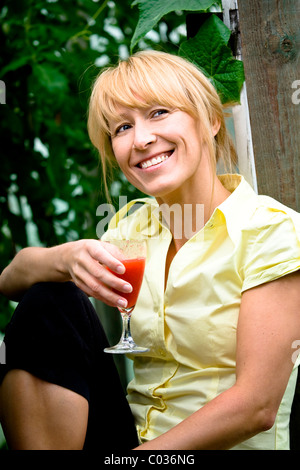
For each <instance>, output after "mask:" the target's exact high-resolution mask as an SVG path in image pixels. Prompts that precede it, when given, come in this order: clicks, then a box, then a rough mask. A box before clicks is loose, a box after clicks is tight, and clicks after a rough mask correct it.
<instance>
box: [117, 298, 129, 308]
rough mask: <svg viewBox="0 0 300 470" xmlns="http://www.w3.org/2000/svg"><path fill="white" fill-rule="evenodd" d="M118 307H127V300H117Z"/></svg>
mask: <svg viewBox="0 0 300 470" xmlns="http://www.w3.org/2000/svg"><path fill="white" fill-rule="evenodd" d="M117 305H118V307H122V308H126V307H127V300H123V299H119V300H118V302H117Z"/></svg>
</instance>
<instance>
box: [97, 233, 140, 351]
mask: <svg viewBox="0 0 300 470" xmlns="http://www.w3.org/2000/svg"><path fill="white" fill-rule="evenodd" d="M109 243H112V244H114V245H115V246H116V247H117V248H118V249H119V250H120V252H121V256H120V258H119V259H120V261H121V262H122V263H123V264H124V266H125V269H126V271H125V273H124V274H116V273H115V272H114V274H115V275H116V276H118V277H120V278H121V279H124V281H126V282H129V283H130V284H131V285H132V288H133V290H132V292H130V293H128V294H127V293H126V294H125V293H123V292H119V291H117V290H114V291H115V292H117V293H118V294H120V295H121V296H122V297H124V298H125V299H126V300H127V307H126V308H123V307H118V309H119V311H120V313H121V316H122V335H121V339H120V341H119V342H118V344H116V345H115V346H112V347H109V348H105V349H104V351H105V352H107V353H113V354H127V353H135V354H136V353H144V352H147V351H149V349H148V348H144V347H141V346H137V345H136V344H135V342H134V340H133V338H132V336H131V332H130V319H131V314H132V311H133V309H134V307H135V304H136V301H137V298H138V295H139V291H140V288H141V285H142V281H143V276H144V270H145V264H146V255H147V245H146V242H145V241H143V240H113V241H109Z"/></svg>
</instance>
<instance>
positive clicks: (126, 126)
mask: <svg viewBox="0 0 300 470" xmlns="http://www.w3.org/2000/svg"><path fill="white" fill-rule="evenodd" d="M130 127H131V126H130V124H122V125H121V126H119V127H117V128H116V130H115V135H118V134H120V133H121V132H125V131H127V129H130Z"/></svg>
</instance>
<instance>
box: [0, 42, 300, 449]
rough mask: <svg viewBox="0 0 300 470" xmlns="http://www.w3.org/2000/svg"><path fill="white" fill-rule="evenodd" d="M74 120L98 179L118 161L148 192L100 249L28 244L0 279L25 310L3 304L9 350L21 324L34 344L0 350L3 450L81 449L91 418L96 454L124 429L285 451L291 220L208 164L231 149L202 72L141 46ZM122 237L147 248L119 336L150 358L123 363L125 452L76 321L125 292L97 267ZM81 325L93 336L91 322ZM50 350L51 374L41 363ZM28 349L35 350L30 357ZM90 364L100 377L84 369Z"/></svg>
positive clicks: (120, 301)
mask: <svg viewBox="0 0 300 470" xmlns="http://www.w3.org/2000/svg"><path fill="white" fill-rule="evenodd" d="M88 127H89V134H90V138H91V140H92V142H93V143H94V145H95V146H96V147H97V149H98V150H99V152H100V155H101V158H102V163H103V167H104V175H106V170H107V169H109V166H110V165H113V164H115V163H117V164H118V165H119V167H120V168H121V170H122V171H123V173H124V174H125V176H126V177H127V178H128V180H129V181H130V182H131V183H132V184H133V185H134V186H136V187H137V188H138V189H139V190H141V191H143V192H144V193H146V194H148V195H150V196H152V198H147V199H145V200H144V201H143V202H144V204H143V205H142V207H139V208H138V209H137V210H136V211H134V212H133V213H131V214H130V215H128V214H127V211H128V210H129V208H130V206H131V204H129V206H128V207H125V208H124V209H122V210H121V213H120V214H117V216H116V217H115V218H114V219H113V220H112V221H111V224H110V227H109V230H108V231H107V233H106V234H105V235H104V236H103V238H102V241H101V242H98V241H95V240H81V241H78V242H71V243H67V244H64V245H61V246H58V247H53V248H27V249H24V250H22V251H21V252H20V253H19V254H18V255H17V256H16V257H15V259H14V260H13V262H12V263H11V264H10V266H8V267H7V268H6V270H4V272H3V274H2V275H1V278H0V289H1V291H2V293H4V294H5V295H8V296H11V297H13V298H16V297H17V298H19V297H20V296H22V295H23V293H24V292H26V294H25V295H24V296H23V299H22V302H21V303H20V305H19V311H20V308H21V309H23V310H25V311H26V315H25V314H24V313H23V314H20V313H19V314H18V315H16V314H17V312H16V314H15V316H16V317H17V319H16V320H13V321H12V326H10V328H9V329H8V331H7V335H6V347H7V351H8V350H9V344H10V343H11V347H10V351H15V350H17V349H18V347H17V345H18V346H19V344H20V343H21V342H22V334H21V333H18V332H20V331H21V332H22V333H24V330H23V328H25V323H26V324H27V322H28V321H29V318H31V317H33V319H32V320H31V322H30V324H31V327H32V328H33V329H34V332H35V334H32V335H31V340H32V339H33V337H34V338H35V348H34V351H33V353H31V354H29V353H27V349H28V347H27V348H26V347H25V343H24V340H23V343H22V344H23V354H24V355H25V356H26V357H27V361H25V360H23V358H22V352H19V354H15V353H14V352H11V353H10V358H9V357H8V356H9V354H8V353H7V357H8V362H10V364H8V367H7V369H9V372H8V373H7V374H6V375H5V378H4V380H3V384H2V386H1V389H0V400H1V406H2V408H1V409H2V421H3V423H4V428H5V430H6V433H7V436H8V439H9V441H10V443H11V445H12V446H13V447H17V448H24V447H25V448H32V446H35V447H37V446H40V447H42V448H56V447H57V446H59V445H60V446H62V447H63V448H67V446H71V447H77V448H80V447H82V445H83V443H84V442H85V444H86V445H87V446H90V447H93V445H95V446H96V445H97V436H95V435H94V430H91V429H95V428H93V426H92V425H93V422H94V424H96V425H97V424H98V425H99V426H101V425H102V423H101V421H105V424H104V427H106V426H109V424H111V423H113V426H112V430H111V431H108V432H107V433H106V434H107V436H108V441H107V444H106V447H105V448H108V447H107V446H110V447H113V446H115V447H116V448H118V446H119V445H121V444H122V440H123V438H124V437H125V438H126V437H127V435H128V436H129V435H130V436H131V437H130V438H128V441H127V442H126V443H125V447H126V446H132V447H133V446H137V447H136V448H138V449H141V450H142V449H232V448H245V449H247V448H249V449H258V448H263V449H279V448H288V446H289V442H288V423H289V415H290V407H291V402H292V398H293V393H294V388H295V381H296V374H297V369H296V365H295V364H294V362H293V361H292V353H293V349H292V345H293V344H294V341H295V340H297V339H299V335H300V317H299V314H298V306H299V303H300V289H299V285H300V280H299V279H300V278H299V274H298V270H299V267H300V243H299V215H298V214H297V213H295V212H294V211H292V210H290V209H288V208H286V207H285V206H283V205H281V204H279V203H278V202H276V201H274V200H273V199H271V198H268V197H264V196H257V195H256V194H255V193H254V192H253V191H252V189H251V188H250V186H248V184H247V183H246V182H245V181H244V179H243V178H242V177H240V176H239V175H225V176H222V177H218V176H217V174H216V164H217V162H219V161H221V160H222V161H223V162H224V163H225V164H228V163H230V161H233V160H234V158H235V156H234V152H233V149H232V145H231V141H230V139H229V137H228V135H227V132H226V128H225V124H224V118H223V112H222V106H221V103H220V100H219V98H218V96H217V93H216V92H215V90H214V88H213V87H212V86H211V85H210V83H209V82H208V80H207V79H206V78H205V77H204V76H203V75H202V73H200V72H199V71H198V70H197V69H196V67H194V66H193V65H191V64H189V63H188V62H186V61H185V60H183V59H181V58H179V57H175V56H172V55H169V54H165V53H159V52H154V51H151V52H150V51H147V52H140V53H138V54H136V55H134V56H132V57H131V58H130V59H129V60H128V61H123V62H120V64H119V65H118V66H117V67H115V68H112V69H109V70H107V71H105V72H104V73H103V74H101V75H100V76H99V77H98V79H97V80H96V82H95V84H94V88H93V93H92V95H91V100H90V109H89V122H88ZM174 208H176V210H175V209H174ZM199 208H200V209H203V210H198V209H199ZM167 209H169V211H168V210H167ZM191 210H193V211H194V212H193V214H194V215H193V217H190V214H191ZM161 215H162V217H161ZM167 222H168V223H167ZM178 227H179V228H181V229H182V230H178ZM185 227H188V228H189V230H185V229H184V228H185ZM297 230H298V233H297ZM124 237H129V238H131V237H132V238H135V237H145V238H146V239H147V243H148V259H147V266H146V273H145V279H144V283H143V286H142V290H141V293H140V296H139V300H138V303H137V306H136V311H135V315H134V316H133V319H132V320H133V323H132V329H133V334H134V337H135V338H136V340H137V342H138V343H141V344H143V345H144V346H145V345H146V346H148V347H149V349H150V351H149V353H146V354H143V355H138V356H136V357H134V358H133V360H134V372H135V374H134V379H133V381H132V382H131V383H130V384H129V387H128V402H129V404H130V408H131V411H132V414H133V417H134V420H135V425H136V429H137V434H138V438H139V445H137V444H136V443H135V436H134V433H133V432H132V433H131V434H130V432H131V431H130V430H132V427H131V423H129V425H128V429H126V430H125V429H124V428H123V430H121V433H120V426H119V423H120V421H121V419H122V426H123V424H124V423H125V422H126V419H124V413H126V414H127V418H128V419H130V414H129V413H128V410H127V408H126V403H124V402H123V401H122V399H121V398H120V402H121V404H120V409H119V410H118V411H117V413H116V414H115V415H114V406H113V404H116V401H118V398H117V397H116V395H117V393H119V392H116V389H117V379H116V378H114V379H113V380H114V382H113V383H114V385H113V386H110V387H109V392H107V380H108V379H105V384H106V389H105V392H106V393H104V394H103V387H104V385H105V384H103V382H102V383H101V380H102V381H103V377H108V376H109V374H110V368H111V370H112V364H111V363H110V362H107V361H109V359H107V356H108V355H107V356H105V355H103V354H102V355H100V353H99V351H98V356H97V361H95V360H94V357H95V352H94V350H95V348H97V345H99V344H100V343H101V350H102V348H103V344H104V342H105V341H104V340H103V338H100V334H98V333H97V334H96V333H95V336H97V338H96V339H95V338H93V339H92V342H91V340H89V336H90V335H91V333H90V331H91V330H90V329H88V328H87V326H86V325H87V322H84V323H83V317H85V316H88V315H89V321H88V322H89V323H91V322H92V321H93V322H95V320H94V319H93V320H91V319H90V315H91V313H90V307H88V306H87V304H86V301H83V299H82V294H81V292H82V291H83V292H85V293H86V294H88V295H89V296H92V297H95V298H97V299H100V300H102V301H104V302H106V303H107V304H109V305H113V306H118V305H119V306H120V305H122V306H123V305H126V300H125V299H124V298H123V297H122V296H120V295H117V294H115V293H114V292H113V291H112V290H111V288H115V289H117V290H119V291H121V292H122V291H123V292H126V291H129V290H130V289H131V286H129V285H128V284H126V283H124V282H123V281H121V280H120V279H118V278H117V277H116V276H114V275H113V274H112V273H109V272H108V271H107V270H106V269H105V268H104V267H103V265H107V266H108V267H109V268H110V269H111V270H112V271H115V272H122V269H124V268H123V267H122V264H121V263H120V262H119V261H118V260H117V259H116V257H115V256H116V253H115V252H114V251H113V250H112V248H111V247H110V245H108V244H106V241H107V240H109V239H113V238H124ZM69 280H72V281H73V283H65V281H69ZM40 281H44V282H45V281H48V282H47V283H46V284H45V283H44V284H36V283H39V282H40ZM49 282H50V284H49ZM34 284H36V285H34ZM74 284H75V285H76V286H78V287H79V288H80V291H79V290H78V289H77V288H76V287H75V285H74ZM31 286H33V287H31ZM49 286H50V287H49ZM66 290H69V292H66ZM79 298H80V300H78V299H79ZM57 299H59V302H58V300H57ZM66 299H68V301H67V300H66ZM72 299H73V301H72ZM74 299H76V301H75V300H74ZM79 303H80V304H82V308H81V309H79V307H78V304H79ZM24 304H25V305H24ZM36 305H38V307H36ZM58 305H59V306H58ZM54 306H56V307H54ZM87 310H88V312H89V313H88V314H87V313H86V311H87ZM83 311H84V313H83ZM32 312H34V313H32ZM24 318H26V322H25V320H23V319H24ZM45 318H46V320H45ZM93 318H94V317H93ZM18 324H19V325H22V326H21V327H20V326H18ZM37 324H38V327H37V326H36V325H37ZM33 325H34V326H33ZM61 325H62V326H61ZM74 325H75V326H74ZM82 325H84V328H83V326H82ZM60 328H62V332H63V333H61V332H60ZM70 330H72V332H75V333H73V334H71V333H70ZM92 330H93V331H96V330H97V332H98V331H100V327H99V325H98V326H97V327H94V326H93V329H92ZM101 335H102V333H101ZM74 337H76V342H75V345H74V344H73V343H74V341H73V339H74ZM78 337H79V338H80V339H79V340H78ZM45 338H46V339H45ZM49 338H50V340H49ZM66 338H67V339H66ZM70 338H71V339H70ZM66 341H67V346H66V347H65V349H63V348H64V343H65V342H66ZM28 343H29V341H27V345H28ZM78 343H80V344H81V347H78ZM30 344H31V342H30ZM45 344H46V345H48V347H46V346H45ZM51 344H55V346H56V347H57V349H58V351H59V354H57V355H55V360H53V361H52V362H53V363H59V365H60V368H59V367H55V364H51V360H49V358H48V357H47V358H46V359H45V357H46V356H47V350H49V345H50V346H51ZM91 344H92V345H93V346H91ZM82 345H83V346H82ZM95 345H96V346H95ZM28 346H29V345H28ZM19 349H20V347H19ZM29 349H30V350H31V349H33V348H32V347H31V346H30V348H29ZM45 349H46V352H45ZM90 349H92V352H91V351H90ZM24 350H25V352H24ZM37 350H38V351H39V353H38V355H39V357H42V358H43V359H42V360H41V361H40V362H41V363H40V364H38V365H37V364H35V365H34V366H33V365H32V362H34V361H37V359H35V357H36V354H35V353H34V352H35V351H37ZM41 351H42V352H41ZM61 351H64V352H63V353H62V352H61ZM20 356H21V357H20ZM86 357H88V359H87V360H86ZM82 358H84V359H82ZM87 363H88V367H87V365H86V364H87ZM91 363H92V364H93V365H92V366H91V365H90V364H91ZM100 363H101V367H102V368H103V369H104V370H105V373H104V374H103V371H101V372H100V374H97V372H98V370H99V369H100ZM49 364H50V365H49ZM50 368H51V374H50V373H49V369H50ZM52 369H55V372H53V370H52ZM57 369H59V370H57ZM87 369H88V373H87V372H86V370H87ZM113 373H114V372H112V374H113ZM106 374H107V375H106ZM86 376H87V377H86ZM95 376H96V377H97V378H96V379H95ZM99 376H100V378H99ZM74 377H75V379H74ZM82 377H83V378H82ZM96 380H97V381H98V382H97V384H96V386H95V384H94V383H92V382H93V381H96ZM91 383H92V385H91ZM74 384H75V385H74ZM78 384H79V385H78ZM21 386H24V388H22V389H21V388H20V387H21ZM86 389H88V390H87V391H86ZM20 390H22V391H21V392H20ZM95 390H97V393H95ZM101 390H102V395H100V391H101ZM112 390H113V391H114V393H115V395H114V396H113V397H111V396H110V395H111V391H112ZM109 399H111V401H109ZM97 406H98V408H97ZM75 410H76V413H75ZM105 410H107V413H108V414H107V417H106V418H105V419H103V413H104V412H105ZM101 413H102V414H101ZM118 413H121V414H120V415H119V414H118ZM121 416H122V417H121ZM29 429H30V431H29ZM53 429H55V432H54V431H53ZM98 429H99V428H98ZM86 430H87V431H86ZM110 432H111V434H110ZM32 434H33V436H32ZM92 434H93V437H92V438H91V437H90V436H91V435H92ZM101 436H102V434H101ZM101 440H102V437H101ZM112 440H113V442H112ZM87 443H88V444H87ZM128 448H130V447H128Z"/></svg>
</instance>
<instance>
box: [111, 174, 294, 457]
mask: <svg viewBox="0 0 300 470" xmlns="http://www.w3.org/2000/svg"><path fill="white" fill-rule="evenodd" d="M219 178H220V180H221V182H222V183H223V185H224V186H225V187H227V189H228V190H229V191H231V195H230V196H229V197H228V198H227V199H226V200H225V201H224V202H223V203H222V204H221V205H220V206H219V207H217V208H216V210H215V211H214V213H213V214H212V216H211V218H210V220H209V221H208V222H207V223H206V224H205V226H204V228H203V229H202V230H201V231H200V232H198V233H197V234H195V235H194V236H193V237H192V238H191V239H190V240H189V241H188V242H187V243H186V244H185V245H184V246H183V247H182V248H181V249H180V250H179V251H178V252H177V253H176V255H175V257H174V259H173V261H172V263H171V266H170V270H169V275H168V280H167V285H166V290H165V291H164V283H165V279H164V276H165V260H166V255H167V251H168V247H169V244H170V241H171V233H170V232H169V230H168V228H167V227H165V226H164V225H162V224H161V223H160V222H159V219H158V217H157V216H156V214H155V208H156V207H157V203H156V201H155V200H154V199H152V198H146V199H143V200H142V201H143V205H142V206H141V207H139V208H138V209H137V210H136V211H135V212H133V213H132V214H130V215H128V216H127V217H125V218H124V215H126V214H127V211H128V210H129V209H130V206H132V204H133V202H131V203H130V204H129V205H128V206H127V207H125V208H123V209H122V210H121V211H120V212H119V213H118V214H117V215H116V216H115V217H114V218H113V220H112V221H111V223H110V227H109V230H108V231H107V233H106V234H105V235H104V237H103V239H104V240H108V239H112V238H126V237H128V238H130V237H133V238H137V237H145V238H147V239H148V257H147V265H146V272H145V277H144V281H143V285H142V289H141V292H140V295H139V299H138V302H137V305H136V309H135V311H134V313H133V315H132V334H133V336H134V338H135V340H136V342H137V343H138V344H140V345H142V346H147V347H149V348H150V352H149V353H146V354H142V355H136V356H134V357H133V356H132V359H133V361H134V379H133V380H132V381H131V382H130V384H129V386H128V401H129V403H130V406H131V409H132V412H133V414H134V416H135V420H136V426H137V430H138V434H139V438H140V442H141V443H142V442H145V441H147V440H151V439H153V438H155V437H157V436H159V435H160V434H162V433H164V432H166V431H167V430H168V429H170V428H171V427H173V426H175V425H176V424H177V423H179V422H180V421H181V420H183V419H185V418H186V417H188V416H189V415H190V414H192V413H193V412H195V411H196V410H198V409H199V408H201V407H202V406H203V405H205V404H206V403H207V402H209V401H210V400H212V399H213V398H214V397H216V396H217V395H218V394H220V393H222V392H223V391H224V390H227V389H228V388H230V387H231V386H232V385H233V384H234V383H235V367H236V362H235V352H236V327H237V321H238V315H239V307H240V302H241V293H242V292H243V291H244V290H246V289H249V288H251V287H254V286H257V285H259V284H262V283H264V282H268V281H271V280H274V279H276V278H279V277H280V276H283V275H286V274H288V273H291V272H293V271H296V270H298V269H299V268H300V242H299V239H300V238H299V235H300V215H299V214H298V213H296V212H295V211H293V210H291V209H289V208H287V207H285V206H283V205H282V204H280V203H279V202H277V201H275V200H273V199H272V198H270V197H267V196H257V195H256V194H255V192H254V191H253V190H252V188H251V187H250V186H249V185H248V183H247V182H246V181H245V180H244V178H243V177H241V176H240V175H223V176H220V177H219ZM297 234H298V235H297ZM299 340H300V338H299ZM292 354H293V350H292V349H291V356H292ZM299 356H300V355H299ZM299 356H298V358H299ZM296 375H297V364H295V367H294V370H293V372H292V374H291V377H290V381H289V384H288V387H287V390H286V393H285V395H284V398H283V400H282V403H281V405H280V408H279V411H278V414H277V418H276V421H275V424H274V426H273V427H272V428H271V429H270V430H268V431H267V432H263V433H260V434H258V435H256V436H254V437H253V438H251V439H249V440H247V441H244V442H243V443H242V444H240V445H238V446H236V447H235V449H288V448H289V415H290V407H291V403H292V399H293V394H294V388H295V381H296Z"/></svg>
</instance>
